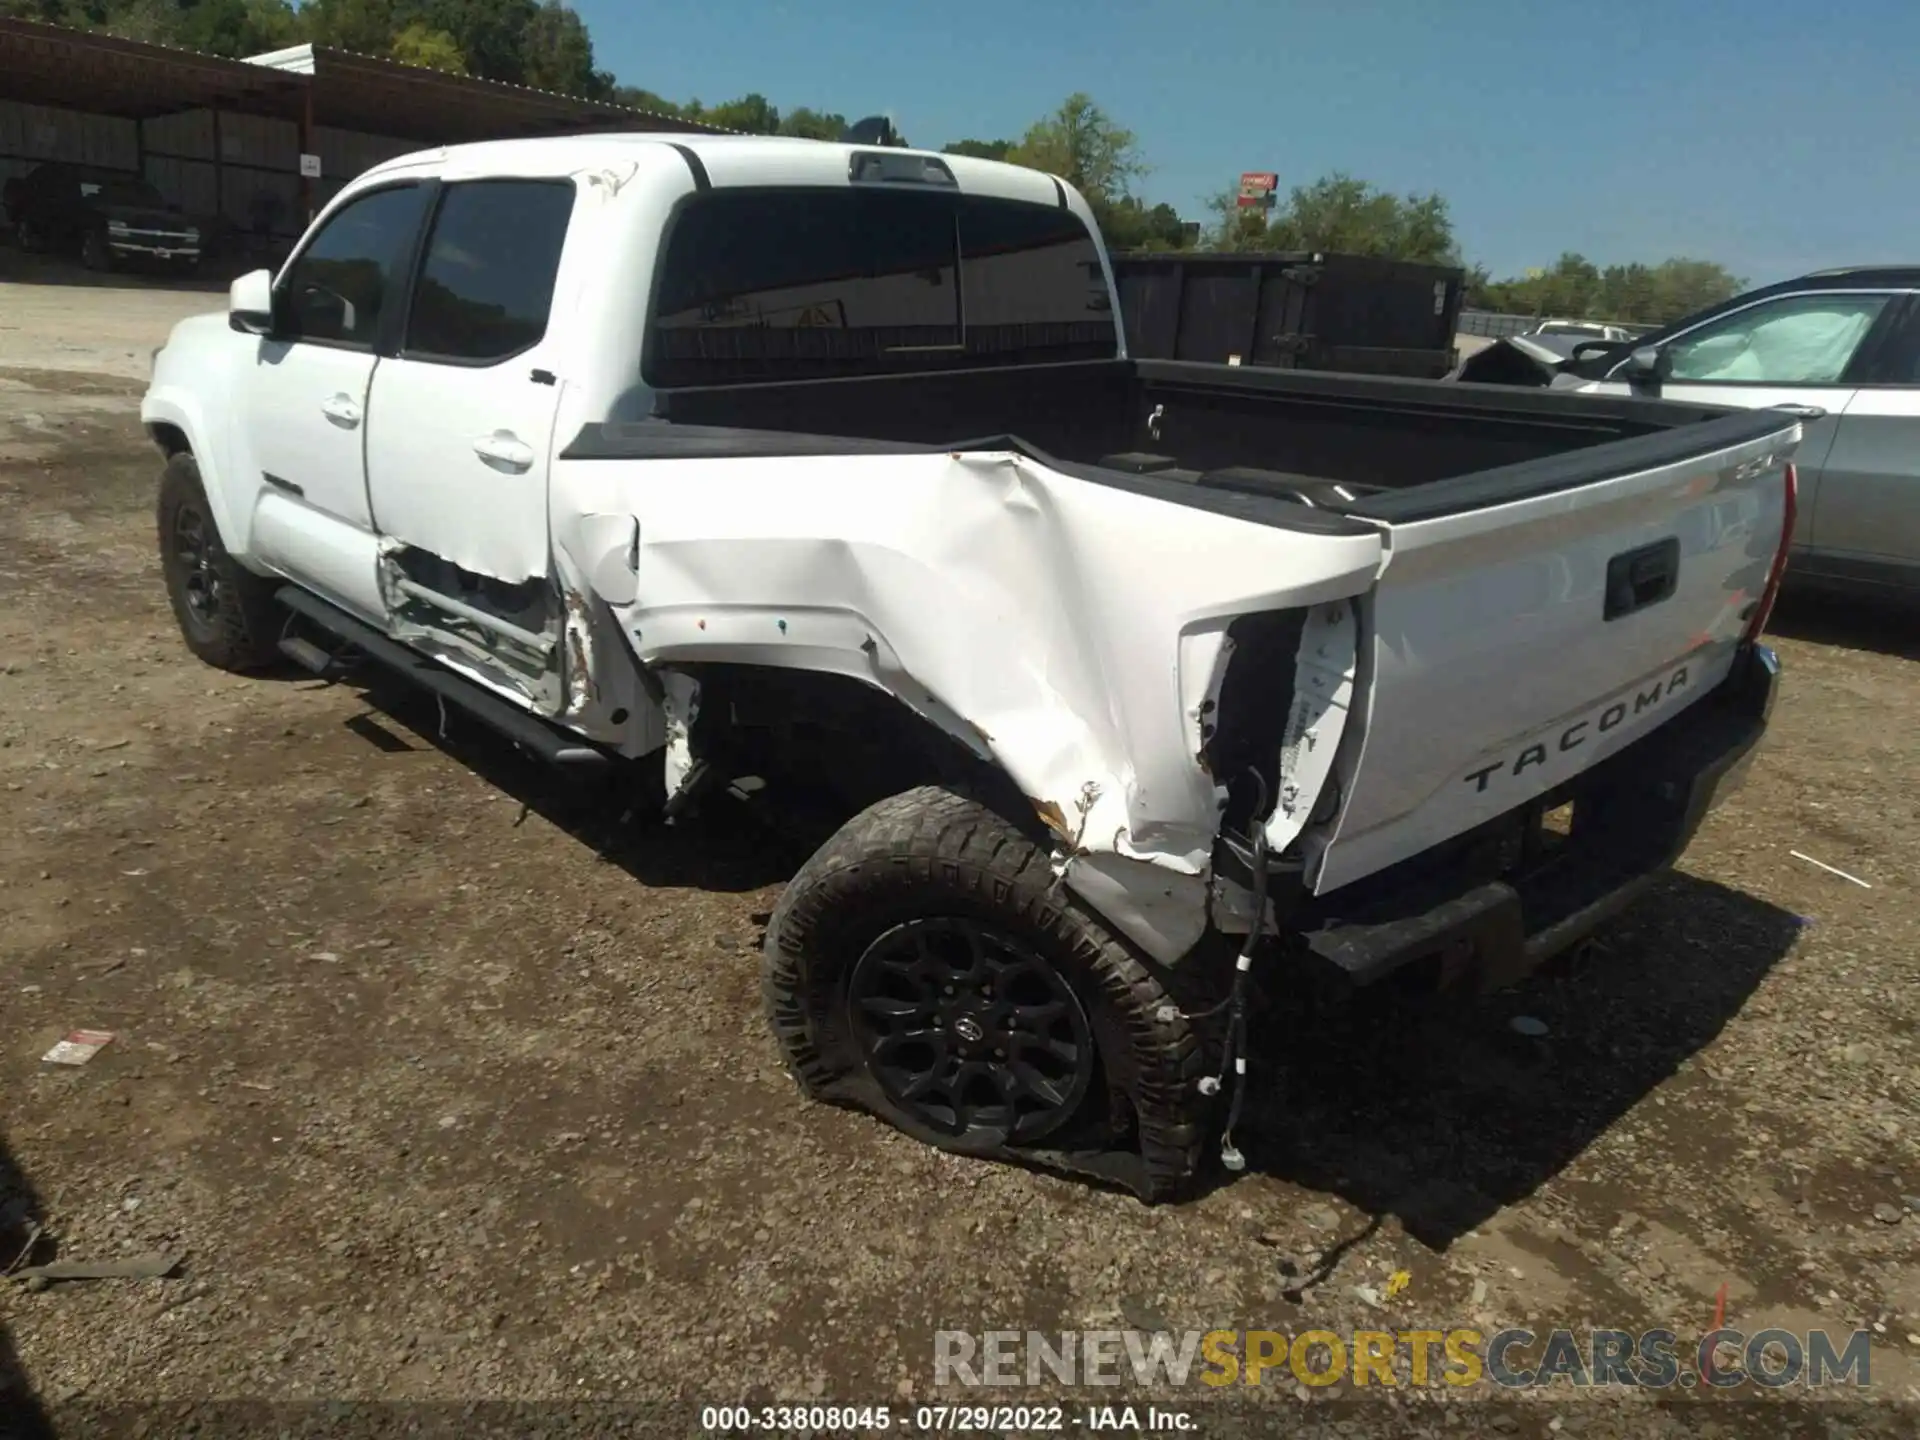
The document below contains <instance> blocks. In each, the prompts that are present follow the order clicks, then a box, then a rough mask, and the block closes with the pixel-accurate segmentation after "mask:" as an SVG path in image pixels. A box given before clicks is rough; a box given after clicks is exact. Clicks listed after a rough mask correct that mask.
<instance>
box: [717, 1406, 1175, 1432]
mask: <svg viewBox="0 0 1920 1440" xmlns="http://www.w3.org/2000/svg"><path fill="white" fill-rule="evenodd" d="M700 1428H701V1429H702V1430H703V1431H706V1432H708V1433H710V1434H717V1435H792V1434H814V1435H817V1434H828V1435H884V1434H888V1433H890V1432H893V1431H896V1430H897V1431H900V1432H902V1433H904V1434H909V1435H937V1434H949V1435H970V1434H986V1435H1002V1434H1005V1433H1007V1432H1008V1431H1016V1432H1019V1433H1021V1434H1057V1433H1065V1432H1068V1431H1086V1432H1089V1433H1103V1432H1121V1433H1141V1434H1161V1435H1179V1434H1193V1433H1196V1432H1197V1431H1198V1429H1199V1426H1198V1422H1197V1421H1196V1420H1195V1418H1194V1416H1193V1415H1192V1414H1191V1413H1189V1412H1188V1411H1185V1410H1175V1409H1169V1408H1166V1407H1163V1406H1158V1405H1086V1406H1066V1405H914V1406H911V1407H909V1406H901V1407H899V1408H898V1409H896V1408H895V1407H893V1406H891V1405H828V1404H814V1405H707V1406H703V1407H702V1408H701V1411H700Z"/></svg>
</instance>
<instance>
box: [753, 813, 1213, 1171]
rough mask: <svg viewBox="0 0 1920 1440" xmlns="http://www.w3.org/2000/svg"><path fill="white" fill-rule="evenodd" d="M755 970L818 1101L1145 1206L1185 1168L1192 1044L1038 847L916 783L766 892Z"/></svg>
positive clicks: (1196, 1139) (1143, 971)
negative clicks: (771, 894)
mask: <svg viewBox="0 0 1920 1440" xmlns="http://www.w3.org/2000/svg"><path fill="white" fill-rule="evenodd" d="M762 977H763V991H764V996H765V1001H766V1007H767V1014H768V1018H769V1020H770V1022H771V1024H772V1027H773V1030H774V1034H775V1036H776V1037H777V1038H778V1039H779V1041H780V1044H781V1047H782V1049H783V1051H784V1052H785V1058H786V1061H787V1065H788V1068H789V1069H790V1070H791V1071H792V1072H793V1074H794V1076H795V1077H796V1078H797V1079H798V1080H799V1081H800V1084H801V1086H802V1087H803V1088H804V1089H805V1090H806V1091H807V1092H808V1094H810V1095H812V1096H814V1097H815V1098H818V1099H824V1100H830V1101H835V1102H838V1103H844V1104H850V1105H854V1106H856V1107H858V1108H860V1109H864V1110H867V1111H869V1112H871V1113H873V1114H875V1115H877V1116H879V1117H880V1118H882V1119H884V1120H886V1121H888V1122H889V1123H891V1124H892V1125H894V1126H896V1127H897V1128H898V1129H900V1130H903V1131H905V1132H906V1133H907V1134H909V1135H913V1136H915V1137H916V1138H918V1139H920V1140H923V1141H926V1142H927V1143H929V1144H932V1145H937V1146H939V1147H941V1148H942V1149H948V1150H954V1151H958V1152H961V1153H965V1154H973V1155H982V1156H990V1157H993V1158H998V1159H1008V1160H1023V1159H1024V1160H1029V1161H1035V1162H1038V1163H1041V1164H1047V1165H1052V1166H1055V1167H1058V1168H1065V1169H1070V1170H1076V1171H1084V1172H1090V1173H1094V1174H1098V1175H1101V1176H1103V1177H1104V1178H1108V1179H1112V1180H1116V1181H1118V1182H1119V1183H1121V1184H1124V1185H1126V1186H1127V1187H1128V1188H1130V1189H1132V1190H1133V1191H1134V1192H1135V1193H1136V1194H1138V1195H1140V1196H1141V1198H1142V1199H1148V1200H1158V1199H1164V1198H1166V1197H1167V1196H1169V1195H1171V1194H1172V1193H1174V1192H1175V1191H1176V1190H1177V1189H1178V1188H1179V1187H1180V1185H1181V1183H1182V1182H1183V1181H1185V1180H1186V1179H1187V1177H1188V1176H1189V1175H1190V1174H1191V1173H1192V1171H1193V1170H1194V1168H1195V1165H1196V1163H1197V1161H1198V1159H1199V1155H1200V1147H1201V1144H1202V1142H1203V1139H1204V1135H1205V1129H1206V1119H1207V1116H1206V1108H1207V1106H1206V1101H1205V1100H1204V1099H1203V1097H1202V1096H1201V1095H1200V1093H1199V1090H1198V1081H1199V1079H1200V1077H1201V1074H1202V1073H1203V1066H1204V1063H1205V1059H1204V1054H1203V1046H1202V1044H1201V1041H1200V1037H1199V1036H1198V1035H1197V1034H1196V1033H1195V1032H1194V1031H1193V1029H1192V1027H1191V1026H1190V1025H1189V1023H1188V1022H1187V1020H1186V1019H1185V1017H1184V1016H1183V1015H1182V1014H1181V1013H1180V1011H1179V1010H1178V1009H1177V1008H1176V1007H1175V1006H1174V1005H1173V1004H1172V1003H1171V1001H1170V999H1169V995H1168V992H1167V988H1166V986H1165V985H1164V984H1163V983H1162V979H1161V978H1160V977H1159V976H1157V975H1156V974H1155V973H1154V971H1153V969H1152V968H1151V966H1150V963H1149V962H1147V961H1146V960H1144V959H1143V958H1142V957H1140V956H1138V955H1137V954H1136V953H1135V952H1134V951H1133V950H1132V949H1131V948H1130V947H1129V946H1127V945H1126V944H1125V943H1124V942H1123V941H1122V940H1121V939H1119V938H1118V937H1117V936H1115V935H1113V934H1112V933H1111V932H1110V931H1108V930H1107V928H1106V927H1105V926H1104V925H1102V924H1101V923H1100V921H1099V920H1098V919H1096V918H1095V917H1094V916H1093V915H1091V914H1090V913H1088V912H1087V911H1086V910H1084V909H1083V908H1082V907H1081V906H1080V904H1079V902H1078V901H1077V900H1076V899H1075V898H1074V896H1073V895H1072V894H1071V893H1070V892H1068V891H1067V890H1066V889H1065V887H1064V886H1062V885H1060V884H1059V883H1058V881H1057V880H1056V877H1055V876H1054V874H1053V869H1052V866H1051V863H1050V858H1049V852H1048V849H1047V848H1046V846H1045V844H1044V843H1043V841H1042V840H1041V839H1040V837H1038V836H1036V835H1034V834H1031V833H1028V832H1027V831H1024V830H1023V829H1021V828H1020V827H1019V826H1018V825H1016V824H1015V823H1014V822H1013V821H1012V820H1010V819H1009V818H1008V817H1007V816H1005V815H1003V814H1001V813H999V812H998V811H996V810H995V809H994V808H992V807H991V806H989V805H987V804H985V803H983V802H982V801H981V800H980V799H978V798H976V797H974V796H970V795H966V794H961V793H958V792H956V791H953V790H949V789H946V788H943V787H939V786H923V787H921V788H919V789H915V790H910V791H907V792H906V793H904V794H901V795H895V796H893V797H891V798H889V799H886V800H882V801H880V802H879V803H878V804H876V805H873V806H870V807H869V808H868V809H866V810H865V811H863V812H862V813H861V814H859V815H857V816H855V817H854V818H853V819H852V820H851V821H849V822H848V823H847V824H846V825H845V826H844V827H843V828H842V829H841V830H840V831H839V833H838V834H836V835H835V836H834V837H833V839H831V840H830V841H828V842H827V844H826V845H824V846H822V847H821V849H820V850H819V852H818V853H816V854H815V855H814V856H813V858H812V859H810V860H809V861H808V862H807V863H806V865H805V866H804V867H803V868H802V869H801V871H800V873H799V874H798V875H796V876H795V877H794V879H793V881H792V882H791V883H790V884H789V885H788V886H787V888H786V892H785V893H784V894H783V895H782V896H781V898H780V903H779V905H778V907H777V908H776V909H775V911H774V914H773V917H772V920H771V922H770V924H769V925H768V927H767V942H766V950H765V959H764V967H763V972H762Z"/></svg>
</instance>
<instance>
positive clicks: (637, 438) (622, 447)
mask: <svg viewBox="0 0 1920 1440" xmlns="http://www.w3.org/2000/svg"><path fill="white" fill-rule="evenodd" d="M623 408H624V409H625V410H626V411H627V413H628V414H630V415H631V416H632V419H631V420H628V421H623V422H616V423H612V424H606V425H589V426H587V427H586V428H585V429H584V430H583V431H582V432H581V434H580V435H579V436H578V437H576V438H575V440H574V441H573V443H572V445H571V446H570V447H569V448H568V449H567V451H566V454H567V456H568V457H569V458H576V459H588V458H605V459H643V458H649V457H664V456H666V455H673V456H678V457H683V458H687V457H691V456H693V455H696V454H700V455H714V456H718V455H741V456H744V455H776V454H783V453H802V452H810V451H818V450H822V449H825V450H834V449H856V450H865V449H871V448H875V447H880V448H893V447H896V446H898V447H903V448H910V449H925V448H958V447H961V446H975V445H991V444H994V443H1005V442H1007V441H1016V442H1018V443H1019V444H1020V445H1022V446H1023V447H1025V448H1028V449H1031V450H1034V451H1036V452H1038V453H1040V454H1042V455H1044V456H1045V457H1046V458H1047V459H1048V460H1050V461H1053V462H1055V463H1057V464H1059V465H1060V466H1061V467H1062V468H1067V469H1071V470H1073V471H1074V472H1076V473H1082V474H1084V475H1086V476H1087V478H1090V479H1095V480H1100V481H1103V482H1105V483H1113V484H1125V485H1128V486H1129V487H1130V488H1136V489H1146V490H1149V491H1151V492H1153V493H1157V494H1161V495H1163V496H1164V497H1165V498H1168V499H1172V500H1177V501H1184V502H1185V503H1191V504H1197V505H1200V506H1202V507H1204V508H1209V509H1227V510H1233V511H1237V512H1242V513H1247V515H1248V518H1261V519H1265V520H1266V521H1267V522H1268V523H1283V524H1284V523H1297V522H1301V521H1305V520H1306V516H1304V515H1302V514H1301V512H1302V511H1308V512H1311V511H1314V510H1318V511H1322V512H1328V513H1327V514H1325V515H1323V516H1322V517H1321V520H1322V523H1325V522H1327V521H1331V520H1332V519H1333V518H1334V517H1335V516H1338V515H1342V514H1344V515H1349V516H1353V517H1363V516H1364V517H1368V518H1373V519H1379V520H1397V521H1406V520H1414V519H1420V518H1425V517H1429V516H1433V515H1437V514H1444V513H1448V512H1449V511H1452V510H1458V509H1474V508H1479V507H1481V506H1485V505H1488V504H1495V503H1500V502H1502V501H1504V500H1510V499H1519V498H1524V497H1526V496H1528V495H1535V494H1541V493H1546V492H1548V491H1552V490H1558V489H1565V488H1572V487H1574V486H1577V485H1580V484H1583V483H1587V482H1589V481H1593V480H1599V479H1604V478H1607V477H1608V476H1612V475H1618V474H1620V473H1622V472H1623V471H1625V470H1630V469H1645V468H1651V467H1654V466H1658V465H1663V464H1670V463H1673V462H1674V461H1677V460H1681V459H1685V458H1687V457H1688V456H1689V455H1691V454H1698V453H1703V452H1706V451H1710V450H1713V449H1716V448H1718V447H1720V446H1723V445H1727V444H1732V443H1737V442H1739V441H1741V440H1743V439H1748V438H1757V437H1758V436H1761V435H1765V434H1768V433H1771V432H1772V431H1775V430H1777V429H1779V426H1780V418H1779V417H1778V416H1773V415H1768V414H1766V413H1765V412H1759V413H1752V412H1729V411H1723V410H1719V409H1715V408H1710V407H1705V406H1690V405H1679V404H1672V403H1668V402H1662V401H1646V400H1638V399H1611V398H1599V397H1594V396H1587V395H1579V396H1572V395H1564V394H1561V393H1559V392H1555V391H1547V390H1515V389H1513V388H1510V387H1505V386H1474V385H1459V384H1451V385H1449V384H1441V383H1439V382H1434V381H1424V380H1406V379H1399V378H1389V377H1378V376H1362V375H1329V374H1316V373H1302V372H1299V371H1280V370H1256V369H1249V368H1246V367H1240V366H1226V365H1206V364H1196V363H1190V362H1183V361H1154V360H1147V361H1132V360H1100V361H1085V362H1075V363H1069V364H1058V365H1036V366H1020V367H1002V368H993V369H971V370H949V371H941V372H931V373H918V374H906V375H898V376H892V375H888V376H859V377H854V378H850V379H830V380H804V381H792V382H780V383H773V384H751V385H721V386H708V387H698V388H686V389H675V390H670V391H637V392H635V394H634V395H633V396H631V397H630V402H629V405H628V406H626V407H623ZM660 422H666V423H665V424H661V423H660ZM1621 442H1624V443H1621ZM1603 445H1607V446H1611V447H1612V448H1610V449H1609V450H1607V451H1606V452H1605V453H1604V454H1602V453H1594V452H1595V447H1598V446H1603ZM1276 504H1277V505H1279V506H1281V507H1284V508H1282V509H1279V510H1276V509H1274V506H1275V505H1276ZM1256 512H1257V513H1256Z"/></svg>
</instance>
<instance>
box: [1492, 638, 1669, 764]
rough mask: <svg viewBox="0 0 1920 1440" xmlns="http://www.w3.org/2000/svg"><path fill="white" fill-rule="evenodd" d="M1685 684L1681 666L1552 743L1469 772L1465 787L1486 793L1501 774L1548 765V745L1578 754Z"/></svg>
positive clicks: (1538, 743)
mask: <svg viewBox="0 0 1920 1440" xmlns="http://www.w3.org/2000/svg"><path fill="white" fill-rule="evenodd" d="M1686 683H1687V667H1686V666H1684V665H1682V666H1680V667H1679V668H1678V669H1676V670H1674V672H1673V673H1672V674H1670V675H1668V676H1666V677H1665V678H1664V679H1661V680H1655V681H1654V682H1653V683H1652V684H1650V685H1647V686H1645V687H1644V688H1642V689H1641V690H1640V691H1638V692H1637V693H1636V694H1635V695H1634V697H1633V699H1632V700H1631V701H1628V700H1615V701H1614V702H1613V703H1612V704H1610V705H1608V706H1607V707H1606V708H1605V709H1604V710H1601V711H1599V712H1598V713H1597V714H1593V715H1589V716H1587V717H1586V718H1585V719H1584V720H1576V721H1574V722H1573V723H1572V724H1571V725H1569V726H1567V728H1566V729H1564V730H1562V731H1561V732H1560V734H1559V736H1558V737H1557V738H1556V739H1555V740H1554V741H1552V742H1547V741H1535V742H1534V743H1533V744H1531V745H1529V746H1527V748H1526V749H1524V750H1522V751H1521V752H1520V753H1519V754H1518V755H1516V756H1514V757H1513V759H1511V760H1496V761H1495V762H1494V763H1493V764H1491V765H1487V766H1483V767H1482V768H1480V769H1478V770H1470V771H1468V772H1467V774H1466V776H1465V783H1467V784H1468V785H1471V786H1473V789H1474V793H1475V794H1476V795H1477V794H1480V793H1482V792H1483V791H1485V790H1486V788H1487V782H1488V781H1489V780H1490V779H1491V778H1492V777H1493V776H1495V775H1498V774H1499V773H1500V772H1501V771H1502V770H1505V771H1506V772H1507V773H1508V774H1510V775H1524V774H1525V773H1526V772H1527V771H1528V770H1529V769H1531V768H1532V767H1533V766H1535V765H1544V764H1546V763H1547V751H1548V747H1549V744H1551V745H1552V746H1553V748H1554V749H1556V750H1558V751H1559V752H1560V753H1561V754H1565V753H1566V752H1567V751H1569V750H1577V749H1579V747H1580V746H1582V745H1584V744H1586V743H1587V739H1588V737H1589V736H1590V735H1605V734H1606V733H1607V732H1608V731H1610V730H1614V729H1617V728H1618V727H1619V726H1620V725H1621V724H1622V722H1624V721H1625V720H1626V718H1627V716H1628V715H1642V714H1645V713H1646V712H1647V711H1649V710H1652V709H1654V708H1655V707H1656V706H1658V705H1660V704H1662V703H1663V702H1664V701H1665V700H1666V699H1667V698H1668V697H1669V696H1671V695H1673V694H1674V693H1675V692H1676V691H1679V690H1682V689H1684V688H1685V687H1686Z"/></svg>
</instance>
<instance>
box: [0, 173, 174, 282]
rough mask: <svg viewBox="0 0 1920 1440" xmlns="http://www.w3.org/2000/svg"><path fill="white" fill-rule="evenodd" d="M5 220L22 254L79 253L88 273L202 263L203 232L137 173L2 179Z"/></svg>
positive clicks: (52, 174)
mask: <svg viewBox="0 0 1920 1440" xmlns="http://www.w3.org/2000/svg"><path fill="white" fill-rule="evenodd" d="M5 198H6V207H7V219H8V220H10V221H12V222H13V227H14V234H15V235H16V236H17V237H18V238H19V241H20V248H21V249H22V250H30V251H46V252H51V253H55V254H64V255H77V256H79V258H80V260H81V261H82V263H84V264H85V265H86V267H87V268H88V269H89V270H110V269H112V268H113V267H114V265H116V264H118V263H120V262H123V261H145V262H150V263H154V264H159V265H164V266H166V267H168V268H170V269H175V270H191V269H193V268H194V267H195V266H197V265H198V264H199V263H200V227H199V226H198V225H197V224H195V223H194V222H193V221H192V220H191V219H189V218H188V217H187V216H186V215H185V214H184V213H182V211H181V210H180V207H179V206H177V205H170V204H168V203H167V201H166V200H165V199H164V198H162V196H161V194H160V192H159V191H158V190H156V189H154V188H153V186H152V185H151V184H149V183H148V182H147V181H146V180H145V179H143V178H142V177H141V176H139V175H135V174H132V173H130V172H128V171H125V170H100V169H95V168H93V167H91V166H85V165H64V164H49V165H40V166H37V167H35V168H34V169H32V170H29V171H28V172H27V173H26V174H25V175H23V176H20V177H18V178H16V179H12V180H9V181H7V184H6V196H5Z"/></svg>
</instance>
